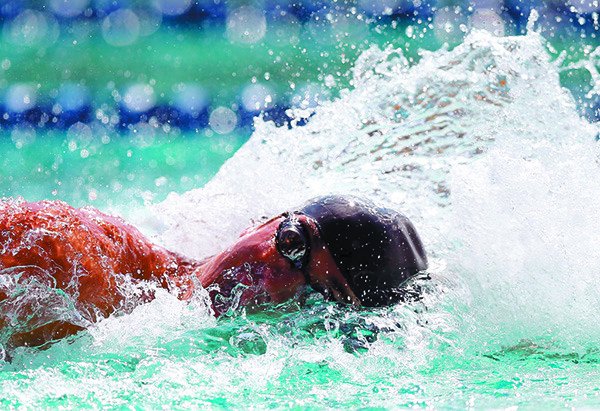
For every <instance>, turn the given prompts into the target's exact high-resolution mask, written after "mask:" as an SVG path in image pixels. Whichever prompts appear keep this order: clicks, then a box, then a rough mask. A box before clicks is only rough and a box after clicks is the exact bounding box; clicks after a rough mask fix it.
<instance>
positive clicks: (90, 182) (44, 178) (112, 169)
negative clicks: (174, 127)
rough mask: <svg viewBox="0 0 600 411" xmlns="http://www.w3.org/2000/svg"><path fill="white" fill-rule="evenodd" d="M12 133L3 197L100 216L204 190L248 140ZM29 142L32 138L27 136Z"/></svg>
mask: <svg viewBox="0 0 600 411" xmlns="http://www.w3.org/2000/svg"><path fill="white" fill-rule="evenodd" d="M86 131H87V132H84V133H78V134H75V133H74V132H73V131H71V132H70V133H67V132H62V131H50V132H44V131H42V132H39V131H38V132H37V133H36V132H35V131H34V133H35V136H34V135H33V134H32V133H31V130H28V131H27V132H25V133H11V132H5V133H4V134H3V135H2V137H1V138H0V152H1V153H2V155H1V157H0V187H1V189H0V196H2V197H19V196H21V197H24V198H25V199H27V200H29V201H37V200H42V199H60V200H63V201H67V202H68V203H70V204H72V205H74V206H78V207H81V206H84V205H94V206H96V207H98V208H101V209H106V208H110V207H114V208H117V209H118V208H123V207H124V206H126V205H132V204H138V205H143V204H144V201H151V202H159V201H161V200H164V198H165V197H166V196H167V194H169V193H170V192H172V191H175V192H184V191H188V190H191V189H193V188H198V187H202V186H203V185H204V184H205V183H206V182H207V181H209V180H210V178H211V177H212V176H213V175H214V174H215V173H216V172H217V170H218V169H219V167H220V166H221V164H223V162H224V161H225V160H226V159H228V158H229V157H231V156H232V155H233V153H234V152H235V151H236V150H237V149H238V148H239V146H240V145H241V144H242V143H243V142H244V141H245V139H247V136H246V135H244V134H241V135H227V136H223V135H219V136H211V137H208V136H207V135H206V134H204V133H191V132H190V133H178V134H175V133H173V134H165V133H162V134H160V133H156V134H155V135H153V136H148V135H146V136H144V137H138V136H137V135H136V134H135V133H134V132H123V133H120V132H117V131H114V130H113V131H103V132H102V133H98V134H96V135H94V134H92V133H91V131H89V129H87V130H86ZM24 134H26V135H25V136H24Z"/></svg>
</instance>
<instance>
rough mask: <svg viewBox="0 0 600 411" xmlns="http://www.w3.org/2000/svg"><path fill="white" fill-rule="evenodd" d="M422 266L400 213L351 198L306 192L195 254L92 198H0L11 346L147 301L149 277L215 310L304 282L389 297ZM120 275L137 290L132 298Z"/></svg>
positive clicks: (376, 298)
mask: <svg viewBox="0 0 600 411" xmlns="http://www.w3.org/2000/svg"><path fill="white" fill-rule="evenodd" d="M426 268H427V260H426V256H425V252H424V250H423V246H422V244H421V241H420V239H419V237H418V235H417V233H416V231H415V229H414V227H413V225H412V224H411V222H410V221H409V220H408V219H407V218H406V217H404V216H403V215H401V214H399V213H398V212H396V211H392V210H389V209H384V208H381V207H378V206H375V205H374V204H372V203H371V202H369V201H366V200H363V199H360V198H357V197H353V196H326V197H321V198H317V199H314V200H311V201H309V202H308V203H307V204H305V205H304V206H302V207H300V208H298V209H297V210H295V211H293V212H287V213H283V214H282V215H279V216H277V217H274V218H272V219H271V220H269V221H267V222H266V223H264V224H261V225H259V226H256V227H252V228H250V229H248V230H246V231H245V232H244V233H243V234H242V235H241V236H240V237H239V238H238V239H237V240H236V241H235V242H234V243H233V244H232V245H231V246H229V247H228V248H227V249H226V250H225V251H223V252H221V253H220V254H217V255H214V256H212V257H209V258H207V259H205V260H202V261H195V260H192V259H189V258H186V257H184V256H182V255H180V254H177V253H175V252H171V251H168V250H166V249H164V248H162V247H160V246H158V245H155V244H153V243H151V242H150V241H149V240H148V239H147V238H145V237H144V236H143V235H142V234H141V233H140V232H139V231H138V230H137V229H136V228H134V227H132V226H131V225H129V224H127V223H126V222H125V221H123V220H121V219H120V218H118V217H112V216H108V215H106V214H103V213H101V212H100V211H97V210H95V209H93V208H91V207H86V208H81V209H75V208H73V207H71V206H69V205H67V204H66V203H64V202H61V201H40V202H35V203H27V202H25V201H23V200H5V201H2V202H0V332H2V333H4V332H5V330H4V328H5V327H12V329H13V330H14V329H16V330H17V331H16V332H14V333H13V334H12V335H11V336H10V337H8V338H9V339H8V341H4V342H5V343H7V344H8V345H10V346H23V345H25V346H41V345H44V344H46V343H48V342H51V341H55V340H58V339H61V338H64V337H66V336H69V335H73V334H75V333H77V332H78V331H81V330H83V329H84V328H85V327H86V325H89V324H90V323H92V322H94V321H97V320H98V319H100V318H105V317H107V316H109V315H110V314H112V313H114V312H127V311H130V310H131V309H133V308H134V306H135V305H139V304H142V303H144V302H148V301H150V300H152V299H153V293H152V287H145V288H144V287H143V285H144V284H148V283H150V284H154V285H156V286H158V287H162V288H165V289H167V290H169V291H170V292H171V293H173V294H175V295H177V297H178V298H180V299H182V300H185V299H189V298H190V297H191V296H192V293H193V291H194V288H195V287H197V286H201V287H204V288H205V289H206V290H207V291H208V294H209V297H210V301H211V305H212V310H213V311H214V313H215V315H216V316H220V315H222V314H224V313H226V312H227V311H228V310H230V309H231V307H232V300H234V299H237V301H238V302H239V305H241V306H260V305H262V304H266V303H271V304H280V303H283V302H285V301H288V300H290V299H293V298H298V296H302V295H303V294H305V293H306V290H307V289H308V288H309V287H310V288H311V289H313V290H315V291H318V292H320V293H322V294H323V295H324V297H325V298H326V299H328V300H335V301H340V302H345V303H349V304H353V305H356V306H363V307H377V306H386V305H391V304H394V303H396V302H398V301H399V300H401V298H402V292H401V290H400V287H401V286H402V285H403V284H404V283H406V281H408V280H409V279H410V278H411V277H413V276H414V275H415V274H417V273H418V272H419V271H422V270H424V269H426ZM127 284H134V285H135V284H138V285H142V287H138V288H137V289H138V290H146V291H140V292H139V295H138V296H137V298H136V299H135V301H134V303H133V304H132V302H131V297H127V295H126V292H125V291H124V290H125V285H127ZM130 289H131V288H130ZM236 289H237V291H236ZM233 297H235V298H233ZM74 313H76V314H74ZM3 330H4V331H3ZM0 335H4V334H0Z"/></svg>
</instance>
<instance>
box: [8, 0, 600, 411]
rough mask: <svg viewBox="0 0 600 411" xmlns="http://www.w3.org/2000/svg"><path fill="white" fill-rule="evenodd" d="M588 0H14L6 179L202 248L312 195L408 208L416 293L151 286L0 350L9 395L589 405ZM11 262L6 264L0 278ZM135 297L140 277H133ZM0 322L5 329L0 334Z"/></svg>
mask: <svg viewBox="0 0 600 411" xmlns="http://www.w3.org/2000/svg"><path fill="white" fill-rule="evenodd" d="M598 11H599V9H598V5H597V4H596V3H595V2H587V1H585V0H582V1H579V0H578V1H574V2H571V3H568V4H564V3H557V2H529V1H527V2H525V1H519V2H516V1H505V2H496V1H491V2H490V1H486V2H472V3H467V2H455V3H454V2H453V3H437V4H430V3H425V2H417V1H414V2H404V1H393V0H392V1H381V2H369V1H360V0H359V1H357V2H336V1H332V2H329V1H325V2H318V3H317V2H314V3H313V2H299V3H293V4H291V3H285V2H277V1H272V2H271V1H267V2H260V3H259V2H250V3H242V2H214V3H213V2H210V1H207V2H190V1H189V0H178V1H173V2H167V1H162V0H156V1H154V2H148V3H144V2H127V1H118V2H105V1H93V2H90V1H86V0H77V1H76V0H69V1H52V0H51V1H48V2H27V1H22V2H16V1H10V2H4V3H2V5H0V14H1V16H2V32H1V38H0V53H1V54H0V96H1V110H0V111H1V113H0V114H1V119H0V127H1V129H0V195H2V196H5V197H7V196H13V197H17V196H23V197H24V198H26V199H27V200H38V199H43V198H55V199H61V200H65V201H68V202H69V203H71V204H73V205H76V206H84V205H92V206H96V207H98V208H100V209H101V210H103V211H106V212H110V213H115V214H119V215H122V216H124V217H126V218H127V219H128V220H129V221H131V222H132V223H133V224H135V225H136V226H137V227H139V228H140V229H141V230H142V231H143V232H145V233H146V234H148V235H149V236H151V238H153V240H154V241H156V242H158V243H160V244H162V245H165V246H166V247H168V248H170V249H173V250H175V251H179V252H181V253H184V254H186V255H188V256H190V257H196V258H201V257H203V256H208V255H210V254H212V253H214V252H217V251H219V250H221V249H223V247H226V246H227V244H228V243H229V242H230V241H231V240H233V239H235V238H236V237H237V236H238V235H239V233H240V232H241V231H242V230H243V229H244V228H245V227H247V226H248V225H251V224H254V223H256V222H258V221H261V220H262V219H264V218H267V217H269V216H272V215H275V214H278V213H281V212H282V211H285V210H288V209H290V208H292V207H294V206H296V205H297V204H299V203H302V202H303V201H305V200H306V199H307V198H310V197H313V196H316V195H320V194H326V193H331V192H336V193H353V194H359V195H364V196H368V197H371V198H374V199H376V200H377V201H379V202H382V203H384V204H386V205H389V206H393V207H396V208H398V209H401V210H403V212H404V213H405V214H407V216H409V217H410V218H411V220H412V221H413V222H414V223H415V225H416V227H417V229H418V231H419V232H420V234H421V237H422V238H423V240H424V244H425V247H426V249H427V250H428V253H429V259H430V268H429V270H428V271H427V273H424V274H423V275H421V276H419V277H418V278H416V279H415V280H414V281H413V282H412V283H411V284H409V285H408V287H418V288H419V289H421V290H422V298H420V299H419V300H418V301H412V302H406V303H400V304H397V305H396V306H393V307H389V308H378V309H355V308H352V307H349V306H345V305H341V304H335V303H327V302H324V301H323V300H322V298H320V297H319V296H318V295H317V294H314V295H311V297H310V298H309V300H308V301H307V302H306V304H305V305H304V306H302V307H298V306H297V305H296V303H293V302H290V303H288V304H284V305H282V306H278V307H265V309H264V310H263V311H261V312H258V313H256V312H253V313H250V312H246V311H245V310H244V309H243V308H237V309H234V310H232V311H231V312H230V313H229V315H227V316H225V317H223V318H220V319H218V320H217V319H215V318H214V317H213V316H212V315H211V313H210V310H209V308H208V305H207V301H208V299H207V296H206V293H205V291H204V290H198V292H197V293H196V295H194V297H193V298H192V300H191V301H187V302H181V301H178V300H177V299H176V298H175V296H173V295H170V294H168V293H167V292H165V291H161V290H157V293H156V297H157V298H156V299H155V300H154V301H152V302H151V303H148V304H145V305H142V306H140V307H138V308H136V309H135V310H133V312H131V313H122V314H121V315H113V316H111V317H110V318H107V319H102V320H101V321H99V322H98V323H97V324H95V325H94V326H92V327H91V328H90V329H88V330H86V331H84V332H81V333H80V334H78V335H77V336H75V337H73V338H70V339H68V340H65V341H60V342H57V343H55V344H53V345H52V346H50V347H49V348H47V349H43V350H40V349H31V348H17V349H14V348H10V349H8V350H4V349H3V350H2V355H3V360H2V364H1V368H0V404H1V405H2V407H3V408H7V409H17V408H18V409H21V408H25V409H39V408H50V409H53V408H61V409H64V408H66V409H79V408H103V409H104V408H110V409H159V408H167V409H189V408H198V407H203V408H212V409H231V408H236V409H265V408H273V409H281V408H292V409H323V408H342V407H351V408H366V409H398V408H407V407H412V408H433V409H499V408H510V409H519V408H524V409H539V408H544V409H553V408H561V409H563V408H576V409H577V408H597V407H599V406H600V398H599V396H600V367H599V365H600V346H599V345H598V341H600V338H599V337H600V331H599V328H598V325H597V318H598V315H600V297H599V296H600V293H599V292H598V290H599V289H600V280H599V279H598V274H599V273H600V251H598V247H597V244H598V242H599V241H600V221H599V220H598V218H597V216H598V215H600V180H599V179H598V178H597V176H598V172H599V169H598V167H599V166H598V143H597V141H598V131H599V130H598V126H597V123H596V119H597V116H598V112H597V107H598V104H597V102H598V95H599V93H600V82H599V80H598V79H599V78H600V75H599V73H598V71H597V65H598V63H599V61H598V60H599V56H600V52H599V51H598V50H597V49H596V47H597V46H598V44H597V42H598V40H597V38H596V34H597V31H598V24H599V23H598ZM1 275H7V274H1ZM130 292H131V293H132V294H134V293H135V290H133V289H132V290H130ZM10 332H11V330H10V329H8V330H7V329H5V330H2V331H1V332H0V343H1V342H4V341H6V340H7V336H9V335H10Z"/></svg>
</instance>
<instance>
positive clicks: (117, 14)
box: [102, 9, 140, 46]
mask: <svg viewBox="0 0 600 411" xmlns="http://www.w3.org/2000/svg"><path fill="white" fill-rule="evenodd" d="M139 34H140V21H139V19H138V16H137V15H136V14H135V13H134V12H133V11H131V10H129V9H119V10H116V11H113V12H112V13H110V14H109V15H108V16H107V17H105V18H104V21H103V22H102V36H103V37H104V40H106V42H107V43H108V44H110V45H111V46H128V45H130V44H132V43H133V42H134V41H136V40H137V38H138V36H139Z"/></svg>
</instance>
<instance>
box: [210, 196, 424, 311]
mask: <svg viewBox="0 0 600 411" xmlns="http://www.w3.org/2000/svg"><path fill="white" fill-rule="evenodd" d="M426 268H427V260H426V257H425V252H424V250H423V246H422V244H421V241H420V239H419V237H418V236H417V233H416V232H415V229H414V227H413V225H412V224H411V223H410V221H409V220H408V219H407V218H406V217H404V216H403V215H401V214H399V213H398V212H396V211H393V210H389V209H385V208H381V207H378V206H375V205H374V204H373V203H371V202H369V201H367V200H364V199H360V198H357V197H353V196H327V197H321V198H317V199H314V200H311V201H309V202H308V203H307V204H305V205H304V206H303V207H301V208H299V209H298V210H297V211H294V212H289V213H284V214H282V215H280V216H278V217H275V218H273V219H271V220H269V221H267V222H266V223H264V224H262V225H260V226H256V227H253V228H251V229H249V230H247V231H246V232H244V234H242V236H241V237H240V238H239V239H238V240H237V241H236V242H235V243H234V244H232V245H231V246H230V247H229V248H227V250H225V251H224V252H222V253H221V254H218V255H216V256H214V257H212V258H211V259H209V260H208V261H207V262H206V264H205V265H204V266H203V267H202V274H200V279H201V283H202V285H203V286H205V287H208V289H209V292H210V293H211V298H212V299H213V302H214V304H213V306H214V308H215V311H217V313H218V314H220V313H222V312H225V311H227V310H228V309H229V307H230V305H231V304H232V303H235V302H234V301H233V300H235V301H237V303H239V304H240V305H254V304H262V303H281V302H284V301H287V300H290V299H293V298H294V297H296V296H299V295H302V294H303V291H304V290H305V289H306V287H308V286H310V287H311V288H313V289H314V290H317V291H319V292H321V293H322V294H323V295H325V297H326V298H331V299H334V300H337V301H343V302H348V303H352V304H355V305H362V306H366V307H376V306H384V305H390V304H393V303H395V302H397V301H398V300H399V299H400V296H401V293H400V291H399V290H398V287H400V286H401V285H402V284H403V283H405V282H406V281H407V280H408V279H410V278H411V277H412V276H413V275H415V274H416V273H417V272H419V271H421V270H424V269H426ZM213 285H218V287H214V286H213ZM211 287H212V288H211ZM236 288H237V289H238V294H237V296H236V293H235V291H234V290H235V289H236ZM221 302H222V304H221ZM237 303H236V304H237Z"/></svg>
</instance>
